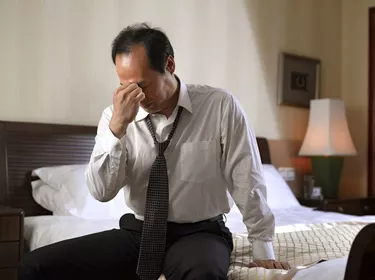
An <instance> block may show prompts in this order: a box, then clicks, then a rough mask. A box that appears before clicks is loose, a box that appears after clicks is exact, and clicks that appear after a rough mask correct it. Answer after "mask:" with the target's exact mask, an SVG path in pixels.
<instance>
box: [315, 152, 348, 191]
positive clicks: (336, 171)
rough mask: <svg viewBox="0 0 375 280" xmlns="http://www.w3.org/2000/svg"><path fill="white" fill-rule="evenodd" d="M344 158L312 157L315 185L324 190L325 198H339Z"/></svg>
mask: <svg viewBox="0 0 375 280" xmlns="http://www.w3.org/2000/svg"><path fill="white" fill-rule="evenodd" d="M343 162H344V158H343V157H323V156H321V157H320V156H313V157H311V164H312V171H313V175H314V180H315V185H316V186H317V187H321V188H322V194H323V196H324V198H338V196H339V185H340V177H341V170H342V166H343Z"/></svg>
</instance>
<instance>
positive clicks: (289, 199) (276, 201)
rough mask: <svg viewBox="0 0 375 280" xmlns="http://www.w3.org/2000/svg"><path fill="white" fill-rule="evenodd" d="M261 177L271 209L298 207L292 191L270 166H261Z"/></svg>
mask: <svg viewBox="0 0 375 280" xmlns="http://www.w3.org/2000/svg"><path fill="white" fill-rule="evenodd" d="M263 175H264V179H265V182H266V187H267V202H268V205H269V207H270V208H271V209H285V208H293V207H298V206H300V203H299V202H298V200H297V198H296V197H295V196H294V194H293V192H292V190H291V189H290V187H289V186H288V184H287V183H286V182H285V180H284V179H283V177H281V175H280V173H279V171H277V169H276V168H275V167H274V166H273V165H272V164H263Z"/></svg>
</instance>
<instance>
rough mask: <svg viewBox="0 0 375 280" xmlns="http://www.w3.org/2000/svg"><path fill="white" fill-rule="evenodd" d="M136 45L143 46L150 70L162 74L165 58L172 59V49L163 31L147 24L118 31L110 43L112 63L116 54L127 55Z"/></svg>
mask: <svg viewBox="0 0 375 280" xmlns="http://www.w3.org/2000/svg"><path fill="white" fill-rule="evenodd" d="M137 45H143V46H144V48H145V50H146V54H147V57H148V61H149V66H150V68H151V69H153V70H155V71H158V72H160V73H162V74H164V72H165V63H166V61H167V57H168V56H172V57H174V52H173V48H172V45H171V43H170V41H169V39H168V37H167V35H165V33H164V32H163V31H161V30H160V29H158V28H151V27H150V25H148V24H147V23H139V24H134V25H130V26H128V27H125V28H124V29H123V30H121V31H120V33H119V34H118V35H117V36H116V38H115V39H114V40H113V42H112V61H113V63H115V64H116V55H117V54H129V53H130V52H131V51H132V48H133V47H135V46H137Z"/></svg>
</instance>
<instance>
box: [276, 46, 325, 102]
mask: <svg viewBox="0 0 375 280" xmlns="http://www.w3.org/2000/svg"><path fill="white" fill-rule="evenodd" d="M319 87H320V60H319V59H315V58H311V57H306V56H300V55H296V54H291V53H287V52H282V53H281V54H280V61H279V83H278V104H279V105H290V106H296V107H302V108H310V100H312V99H317V98H319Z"/></svg>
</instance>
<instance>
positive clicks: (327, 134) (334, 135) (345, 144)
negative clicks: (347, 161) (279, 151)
mask: <svg viewBox="0 0 375 280" xmlns="http://www.w3.org/2000/svg"><path fill="white" fill-rule="evenodd" d="M356 153H357V151H356V149H355V147H354V144H353V141H352V137H351V136H350V132H349V128H348V123H347V120H346V114H345V105H344V102H343V101H342V100H338V99H315V100H311V103H310V116H309V124H308V128H307V132H306V135H305V138H304V140H303V143H302V147H301V149H300V151H299V155H301V156H352V155H356Z"/></svg>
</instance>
